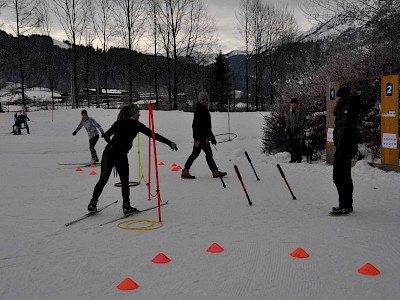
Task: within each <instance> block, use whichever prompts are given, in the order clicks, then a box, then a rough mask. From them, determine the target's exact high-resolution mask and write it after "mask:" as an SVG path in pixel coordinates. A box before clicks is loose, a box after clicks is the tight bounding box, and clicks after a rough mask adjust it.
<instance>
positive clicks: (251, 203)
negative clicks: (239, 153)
mask: <svg viewBox="0 0 400 300" xmlns="http://www.w3.org/2000/svg"><path fill="white" fill-rule="evenodd" d="M233 167H234V168H235V171H236V174H237V176H238V178H239V181H240V183H241V184H242V187H243V190H244V193H245V194H246V197H247V200H248V201H249V205H250V206H252V205H253V202H251V200H250V197H249V194H248V193H247V190H246V187H245V186H244V183H243V180H242V176H241V175H240V172H239V169H238V167H237V165H234V166H233Z"/></svg>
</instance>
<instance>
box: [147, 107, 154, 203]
mask: <svg viewBox="0 0 400 300" xmlns="http://www.w3.org/2000/svg"><path fill="white" fill-rule="evenodd" d="M152 117H153V115H151V114H150V106H149V128H150V130H151V131H153V128H152V127H151V118H152ZM148 158H149V161H148V162H149V177H148V179H149V182H148V183H147V189H148V197H149V199H148V200H149V201H150V200H151V139H150V138H149V153H148Z"/></svg>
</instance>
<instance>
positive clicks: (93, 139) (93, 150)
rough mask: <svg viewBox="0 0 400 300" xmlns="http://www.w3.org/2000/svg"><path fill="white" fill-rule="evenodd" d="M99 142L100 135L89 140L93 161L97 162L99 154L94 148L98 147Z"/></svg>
mask: <svg viewBox="0 0 400 300" xmlns="http://www.w3.org/2000/svg"><path fill="white" fill-rule="evenodd" d="M98 140H99V135H96V136H94V137H92V138H91V139H89V149H90V154H91V155H92V159H93V160H96V159H98V158H97V153H96V150H95V149H94V146H96V144H97V141H98Z"/></svg>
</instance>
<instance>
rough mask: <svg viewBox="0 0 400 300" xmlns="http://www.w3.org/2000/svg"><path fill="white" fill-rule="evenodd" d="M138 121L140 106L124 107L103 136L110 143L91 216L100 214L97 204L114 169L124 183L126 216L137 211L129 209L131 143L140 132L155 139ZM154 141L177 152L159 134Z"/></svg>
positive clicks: (96, 189)
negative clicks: (96, 213) (129, 153)
mask: <svg viewBox="0 0 400 300" xmlns="http://www.w3.org/2000/svg"><path fill="white" fill-rule="evenodd" d="M139 117H140V113H139V106H138V105H136V104H129V105H126V106H123V107H122V108H121V111H120V113H119V115H118V119H117V121H116V122H115V123H114V124H113V125H112V126H111V128H110V129H109V130H107V131H106V132H105V133H104V135H103V137H104V139H105V140H106V142H107V146H106V148H105V149H104V152H103V156H102V158H101V174H100V178H99V181H98V182H97V184H96V186H95V188H94V190H93V196H92V199H91V200H90V203H89V205H88V210H89V212H96V211H97V202H98V200H99V197H100V195H101V192H102V191H103V189H104V186H105V185H106V183H107V181H108V179H109V178H110V175H111V171H112V168H113V167H115V168H116V170H117V172H118V174H119V177H120V179H121V185H122V188H121V192H122V200H123V204H122V210H123V212H124V214H131V213H134V212H136V211H138V210H137V209H136V208H134V207H131V205H130V199H129V165H128V151H129V150H130V149H131V148H132V142H133V140H134V139H135V137H136V135H137V134H138V133H139V132H141V133H143V134H145V135H147V136H148V137H150V138H152V137H153V136H152V131H151V130H150V129H149V128H148V127H146V126H145V125H144V124H143V123H141V122H139ZM155 138H156V140H157V141H159V142H161V143H164V144H166V145H168V146H170V147H171V149H172V150H175V151H177V150H178V147H177V146H176V144H175V143H174V142H171V141H170V140H168V139H166V138H165V137H163V136H161V135H160V134H158V133H156V134H155Z"/></svg>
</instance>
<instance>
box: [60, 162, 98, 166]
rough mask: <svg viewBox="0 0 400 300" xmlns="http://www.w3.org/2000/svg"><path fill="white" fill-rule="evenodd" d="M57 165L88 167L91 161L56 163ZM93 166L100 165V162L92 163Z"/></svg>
mask: <svg viewBox="0 0 400 300" xmlns="http://www.w3.org/2000/svg"><path fill="white" fill-rule="evenodd" d="M58 165H59V166H75V167H90V166H91V165H93V164H92V163H70V164H58ZM94 165H95V166H100V165H101V163H100V162H97V163H95V164H94Z"/></svg>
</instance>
